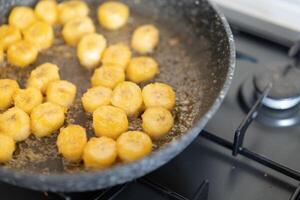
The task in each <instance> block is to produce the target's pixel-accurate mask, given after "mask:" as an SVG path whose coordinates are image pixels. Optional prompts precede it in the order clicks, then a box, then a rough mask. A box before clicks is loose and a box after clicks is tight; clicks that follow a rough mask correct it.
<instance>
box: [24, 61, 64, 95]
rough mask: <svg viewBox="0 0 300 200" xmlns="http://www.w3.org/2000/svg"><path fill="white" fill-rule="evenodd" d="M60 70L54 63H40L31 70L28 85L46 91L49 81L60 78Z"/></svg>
mask: <svg viewBox="0 0 300 200" xmlns="http://www.w3.org/2000/svg"><path fill="white" fill-rule="evenodd" d="M58 71H59V68H58V67H57V65H55V64H52V63H44V64H41V65H39V66H38V67H37V68H35V69H34V70H32V71H31V74H30V76H29V79H28V80H27V87H34V88H37V89H39V90H40V91H41V92H42V93H45V92H46V89H47V86H48V84H49V83H51V82H53V81H56V80H59V79H60V77H59V73H58Z"/></svg>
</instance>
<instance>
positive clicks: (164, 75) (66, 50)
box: [0, 0, 235, 191]
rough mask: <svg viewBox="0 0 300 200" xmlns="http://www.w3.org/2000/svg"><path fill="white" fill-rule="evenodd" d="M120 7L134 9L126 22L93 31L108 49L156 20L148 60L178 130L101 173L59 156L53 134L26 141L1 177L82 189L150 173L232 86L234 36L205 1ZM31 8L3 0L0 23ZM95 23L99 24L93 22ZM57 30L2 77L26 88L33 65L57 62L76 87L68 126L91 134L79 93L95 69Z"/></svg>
mask: <svg viewBox="0 0 300 200" xmlns="http://www.w3.org/2000/svg"><path fill="white" fill-rule="evenodd" d="M101 2H102V1H88V3H89V5H90V9H91V13H90V15H91V16H92V17H93V18H94V19H95V11H96V8H97V6H98V5H99V4H101ZM124 2H125V3H126V4H128V5H129V6H130V9H131V18H130V20H129V24H128V25H127V26H126V27H124V28H122V29H121V30H119V31H113V32H110V31H105V30H103V29H101V28H100V27H99V26H98V25H97V26H98V28H97V29H98V30H97V31H98V32H100V33H102V34H103V35H105V37H106V38H107V39H108V41H109V43H110V44H113V43H116V42H129V41H130V35H131V34H132V32H133V30H134V28H136V27H137V26H138V25H141V24H146V23H153V24H155V25H156V26H157V27H158V28H159V30H160V33H161V41H160V44H159V46H158V48H157V50H156V51H155V53H154V54H153V55H152V56H153V57H154V58H156V59H157V60H158V62H159V64H160V74H159V75H158V76H157V77H156V78H155V80H153V81H159V82H165V83H168V84H170V85H172V86H173V87H174V89H175V90H176V94H177V99H176V107H175V109H174V112H173V114H174V116H175V126H174V128H173V129H172V131H171V133H170V134H169V135H168V136H166V137H164V138H162V139H160V140H158V141H155V146H154V151H153V153H152V154H151V155H150V156H148V157H146V158H144V159H141V160H139V161H137V162H134V163H128V164H123V163H118V164H116V165H115V166H113V167H111V168H108V169H105V170H100V171H87V170H85V169H84V168H83V167H82V164H71V163H67V162H66V161H64V160H63V159H62V158H61V157H60V156H59V155H57V149H56V146H55V140H56V134H53V136H52V137H49V138H42V139H36V138H34V137H33V136H31V137H30V138H29V139H27V140H26V141H25V142H21V143H19V144H18V148H17V151H16V152H15V154H14V158H13V160H12V161H11V162H9V163H8V164H6V165H3V166H0V180H2V181H5V182H8V183H11V184H14V185H18V186H23V187H27V188H31V189H36V190H44V191H86V190H94V189H100V188H105V187H109V186H113V185H116V184H120V183H124V182H126V181H130V180H132V179H135V178H138V177H140V176H143V175H145V174H146V173H148V172H150V171H152V170H155V169H156V168H158V167H160V166H162V165H163V164H165V163H166V162H168V161H169V160H170V159H172V158H173V157H175V156H176V155H177V154H178V153H180V152H181V151H182V150H183V149H184V148H185V147H187V146H188V145H189V144H190V143H191V142H192V141H193V139H194V138H195V137H196V136H197V135H198V134H199V133H200V131H201V129H202V128H203V127H204V125H205V124H206V123H207V121H208V120H209V119H210V118H211V117H212V115H213V114H214V113H215V112H216V110H217V109H218V107H219V106H220V104H221V102H222V100H223V99H224V96H225V94H226V92H227V90H228V88H229V85H230V82H231V79H232V76H233V71H234V65H235V49H234V44H233V38H232V34H231V31H230V28H229V26H228V24H227V22H226V20H225V18H224V16H223V15H222V14H221V13H220V12H219V11H218V10H217V9H216V8H214V6H212V5H211V4H210V3H208V2H207V1H206V0H132V1H130V0H127V1H124ZM34 4H35V2H34V1H33V0H13V1H12V0H0V19H1V20H2V23H5V22H6V19H7V15H8V13H9V11H10V10H11V8H12V7H13V6H16V5H34ZM95 24H98V23H97V21H96V20H95ZM56 29H57V30H56V35H57V37H56V38H57V39H56V41H55V44H54V46H53V47H52V48H50V49H49V50H46V51H44V52H42V53H41V54H40V55H39V58H38V61H37V62H36V63H34V64H33V65H32V66H30V67H29V68H27V69H17V68H14V67H12V66H9V64H6V63H5V64H4V66H2V67H1V68H0V78H14V79H17V80H18V81H19V83H20V84H21V85H22V86H24V83H25V81H26V78H27V76H28V74H29V72H30V70H32V69H33V68H34V67H36V66H38V65H39V64H41V63H43V62H46V61H47V62H53V63H56V64H57V65H59V67H60V74H61V77H62V79H66V80H69V81H71V82H73V83H74V84H76V85H77V87H78V96H77V100H76V103H75V105H74V106H73V107H72V108H71V109H70V112H68V114H67V120H66V124H68V123H78V124H81V125H83V126H85V127H86V128H87V131H88V134H89V136H92V135H93V131H92V127H91V116H90V115H88V114H85V113H84V112H83V111H82V106H81V104H80V96H81V95H82V93H83V92H85V91H86V89H87V88H89V87H90V82H89V79H90V76H91V73H92V72H89V71H87V70H85V69H84V68H83V67H81V66H80V65H79V64H78V61H77V59H76V57H75V48H73V47H69V46H67V45H65V44H64V42H63V40H62V39H61V37H60V28H59V27H58V28H56ZM141 87H143V85H141ZM0 98H1V97H0ZM130 129H131V130H136V129H140V119H131V120H130ZM0 148H1V147H0ZM191 162H192V161H191Z"/></svg>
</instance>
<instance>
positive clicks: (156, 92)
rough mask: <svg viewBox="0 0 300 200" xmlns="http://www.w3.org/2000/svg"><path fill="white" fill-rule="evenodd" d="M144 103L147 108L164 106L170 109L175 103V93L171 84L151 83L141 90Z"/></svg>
mask: <svg viewBox="0 0 300 200" xmlns="http://www.w3.org/2000/svg"><path fill="white" fill-rule="evenodd" d="M142 95H143V100H144V104H145V106H146V107H147V108H150V107H164V108H166V109H168V110H172V108H173V107H174V105H175V100H176V95H175V92H174V90H173V89H172V87H171V86H169V85H167V84H164V83H151V84H148V85H146V86H145V87H144V88H143V91H142Z"/></svg>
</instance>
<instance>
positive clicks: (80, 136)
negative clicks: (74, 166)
mask: <svg viewBox="0 0 300 200" xmlns="http://www.w3.org/2000/svg"><path fill="white" fill-rule="evenodd" d="M86 143H87V136H86V131H85V129H84V128H82V127H81V126H79V125H68V126H67V127H66V128H62V129H61V130H60V133H59V135H58V137H57V141H56V145H57V148H58V152H59V153H60V154H62V155H63V157H64V158H66V159H67V160H68V161H71V162H78V161H80V160H81V157H82V154H83V150H84V147H85V145H86Z"/></svg>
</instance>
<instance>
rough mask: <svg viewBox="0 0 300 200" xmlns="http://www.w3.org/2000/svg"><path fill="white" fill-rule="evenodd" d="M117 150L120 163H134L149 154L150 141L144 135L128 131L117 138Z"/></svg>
mask: <svg viewBox="0 0 300 200" xmlns="http://www.w3.org/2000/svg"><path fill="white" fill-rule="evenodd" d="M117 150H118V156H119V157H120V158H121V160H122V161H124V162H132V161H136V160H139V159H141V158H143V157H145V156H147V155H149V154H150V153H151V151H152V141H151V138H150V137H149V136H148V135H147V134H146V133H143V132H140V131H128V132H126V133H123V134H122V135H121V136H120V137H119V138H118V140H117Z"/></svg>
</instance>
